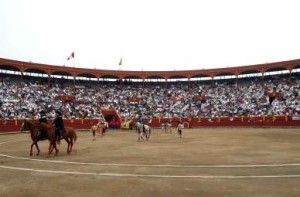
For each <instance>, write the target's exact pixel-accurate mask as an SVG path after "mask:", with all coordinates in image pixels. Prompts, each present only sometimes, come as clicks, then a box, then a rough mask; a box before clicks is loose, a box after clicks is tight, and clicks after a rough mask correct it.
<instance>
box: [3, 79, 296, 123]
mask: <svg viewBox="0 0 300 197" xmlns="http://www.w3.org/2000/svg"><path fill="white" fill-rule="evenodd" d="M299 87H300V80H299V77H297V75H294V76H292V77H291V78H290V77H288V76H285V75H274V76H269V77H268V78H267V77H266V78H265V79H264V80H262V79H261V77H252V78H248V79H245V80H243V79H239V80H238V82H232V80H222V81H211V82H209V83H202V82H201V81H193V82H183V81H181V82H176V83H170V84H168V85H167V87H165V85H162V84H155V83H153V84H151V85H149V84H148V85H144V84H143V83H137V82H135V83H124V84H122V85H120V84H117V83H104V84H100V85H99V86H93V87H92V86H89V87H87V86H84V85H83V86H77V87H76V88H74V86H73V85H72V84H68V83H66V84H63V85H62V84H60V83H52V84H51V85H49V84H44V83H41V81H36V82H32V81H26V80H23V81H22V82H21V81H15V80H11V79H10V77H5V78H3V77H2V80H1V81H0V118H1V119H3V118H5V119H15V118H17V119H22V118H32V117H34V118H38V116H39V113H40V111H46V113H47V115H48V118H50V119H51V118H54V115H55V111H56V110H60V111H62V112H64V114H65V118H97V117H99V114H100V111H99V110H100V108H107V109H114V110H116V111H117V112H118V114H119V115H120V116H121V117H124V118H131V117H136V116H139V115H141V114H143V115H145V116H146V117H153V118H155V117H164V118H172V117H207V118H214V117H226V116H227V117H228V116H263V115H276V116H277V115H280V116H281V115H290V116H297V115H298V114H299V113H300V100H299ZM62 96H66V97H68V98H70V99H67V100H63V99H62Z"/></svg>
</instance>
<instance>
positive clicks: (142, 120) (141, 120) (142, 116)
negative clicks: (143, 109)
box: [139, 114, 146, 133]
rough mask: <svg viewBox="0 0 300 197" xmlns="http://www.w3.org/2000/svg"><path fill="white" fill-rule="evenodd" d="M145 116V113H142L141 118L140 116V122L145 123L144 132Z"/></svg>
mask: <svg viewBox="0 0 300 197" xmlns="http://www.w3.org/2000/svg"><path fill="white" fill-rule="evenodd" d="M145 121H146V120H145V118H144V115H143V114H141V116H140V118H139V122H140V123H141V124H142V125H143V132H144V133H145Z"/></svg>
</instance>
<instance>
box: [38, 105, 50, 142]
mask: <svg viewBox="0 0 300 197" xmlns="http://www.w3.org/2000/svg"><path fill="white" fill-rule="evenodd" d="M39 123H40V124H42V123H45V124H47V123H48V121H47V117H46V112H45V111H44V110H42V111H41V112H40V118H39ZM44 134H45V131H44V129H43V127H40V129H39V132H38V136H39V137H42V136H44Z"/></svg>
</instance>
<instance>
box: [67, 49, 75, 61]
mask: <svg viewBox="0 0 300 197" xmlns="http://www.w3.org/2000/svg"><path fill="white" fill-rule="evenodd" d="M74 57H75V54H74V51H73V52H72V53H71V55H70V56H69V57H68V59H67V60H70V59H72V58H74Z"/></svg>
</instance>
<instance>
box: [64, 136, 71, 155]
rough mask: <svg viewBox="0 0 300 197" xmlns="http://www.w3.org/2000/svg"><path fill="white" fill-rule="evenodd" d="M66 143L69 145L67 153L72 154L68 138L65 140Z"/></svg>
mask: <svg viewBox="0 0 300 197" xmlns="http://www.w3.org/2000/svg"><path fill="white" fill-rule="evenodd" d="M65 140H66V142H67V143H68V147H67V153H68V154H70V141H69V139H68V138H65Z"/></svg>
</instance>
